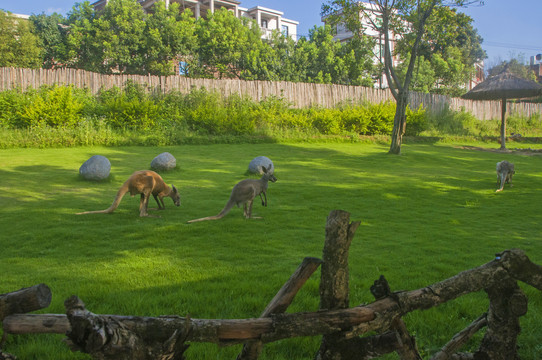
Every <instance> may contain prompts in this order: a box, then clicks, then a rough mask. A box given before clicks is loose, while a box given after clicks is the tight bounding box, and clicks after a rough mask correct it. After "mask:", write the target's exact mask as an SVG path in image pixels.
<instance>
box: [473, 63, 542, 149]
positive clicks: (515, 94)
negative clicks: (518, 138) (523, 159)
mask: <svg viewBox="0 0 542 360" xmlns="http://www.w3.org/2000/svg"><path fill="white" fill-rule="evenodd" d="M539 95H542V85H540V84H539V83H537V82H534V81H529V80H525V79H523V78H520V77H517V76H515V75H514V74H512V73H510V72H509V71H508V70H506V69H505V70H504V71H503V72H502V73H500V74H498V75H494V76H491V77H489V78H487V79H486V80H485V81H483V82H481V83H480V84H478V85H476V86H475V87H474V88H473V89H472V90H471V91H469V92H468V93H466V94H465V95H463V96H462V98H463V99H469V100H502V116H501V149H503V150H504V149H506V145H505V141H506V100H507V99H522V98H529V97H535V96H539Z"/></svg>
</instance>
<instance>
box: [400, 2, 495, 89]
mask: <svg viewBox="0 0 542 360" xmlns="http://www.w3.org/2000/svg"><path fill="white" fill-rule="evenodd" d="M414 16H416V14H410V18H412V17H414ZM407 20H409V19H407ZM425 29H426V32H425V35H424V36H423V38H422V41H421V43H420V47H419V51H418V59H417V61H418V63H417V64H416V67H415V70H414V77H415V78H416V77H420V78H421V79H422V80H425V82H424V81H422V82H421V83H420V81H413V82H412V84H411V89H413V90H417V91H427V92H432V93H438V94H446V95H451V96H459V95H461V94H462V93H464V92H465V88H464V85H465V84H466V83H467V81H468V80H469V79H471V78H472V77H473V76H474V74H475V70H476V68H475V64H476V63H478V62H480V61H481V60H483V59H484V58H485V57H486V55H485V52H484V50H483V49H482V46H481V43H482V38H481V37H480V35H478V32H477V30H476V29H474V28H473V26H472V18H470V17H469V16H468V15H466V14H463V13H458V12H457V9H451V8H449V7H437V8H435V10H434V14H433V16H431V17H430V18H429V19H428V21H427V25H426V28H425ZM414 37H415V34H414V33H407V34H405V36H404V37H403V38H402V39H401V41H399V42H398V44H397V49H396V51H397V54H399V56H400V57H401V58H402V59H409V57H410V49H411V48H412V44H413V41H414ZM420 59H423V60H422V61H420ZM423 61H426V63H425V64H428V65H429V67H430V68H431V69H432V73H433V74H434V78H433V79H430V78H428V77H426V76H425V75H427V72H426V73H425V74H418V70H419V69H420V68H419V66H420V63H421V62H423ZM399 68H400V73H402V74H403V75H404V73H405V71H406V69H407V68H408V60H406V61H405V62H404V63H402V64H401V65H400V66H399ZM422 69H423V67H422ZM425 70H427V69H425ZM420 85H422V86H420Z"/></svg>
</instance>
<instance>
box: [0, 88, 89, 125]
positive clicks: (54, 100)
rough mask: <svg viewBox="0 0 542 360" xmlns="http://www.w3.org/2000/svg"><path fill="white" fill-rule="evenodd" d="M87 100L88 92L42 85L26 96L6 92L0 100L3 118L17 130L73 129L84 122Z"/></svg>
mask: <svg viewBox="0 0 542 360" xmlns="http://www.w3.org/2000/svg"><path fill="white" fill-rule="evenodd" d="M87 100H88V98H87V94H86V92H85V90H80V89H75V88H74V87H72V86H43V87H41V88H40V89H39V90H33V89H29V90H27V91H26V92H24V93H21V92H19V91H17V90H14V91H7V92H5V93H4V94H2V96H1V97H0V106H1V108H2V110H0V114H1V115H0V119H1V120H2V123H3V124H6V125H8V126H11V127H16V128H26V127H36V126H38V127H39V126H51V127H59V128H72V127H74V126H75V125H76V124H77V123H79V122H80V121H82V120H83V110H84V108H85V106H86V102H87Z"/></svg>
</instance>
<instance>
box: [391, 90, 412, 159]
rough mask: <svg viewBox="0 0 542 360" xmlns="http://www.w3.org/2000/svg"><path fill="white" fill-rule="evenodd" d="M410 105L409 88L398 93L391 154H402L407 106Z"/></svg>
mask: <svg viewBox="0 0 542 360" xmlns="http://www.w3.org/2000/svg"><path fill="white" fill-rule="evenodd" d="M407 106H408V90H406V89H403V90H401V91H399V93H398V95H397V106H396V108H395V117H394V118H393V130H392V134H391V145H390V150H389V152H388V153H389V154H395V155H400V154H401V145H402V143H403V135H404V134H405V130H406V108H407Z"/></svg>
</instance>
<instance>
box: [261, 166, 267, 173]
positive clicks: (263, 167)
mask: <svg viewBox="0 0 542 360" xmlns="http://www.w3.org/2000/svg"><path fill="white" fill-rule="evenodd" d="M262 171H263V173H264V174H267V169H266V168H265V166H262Z"/></svg>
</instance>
